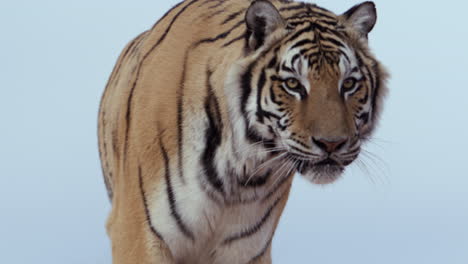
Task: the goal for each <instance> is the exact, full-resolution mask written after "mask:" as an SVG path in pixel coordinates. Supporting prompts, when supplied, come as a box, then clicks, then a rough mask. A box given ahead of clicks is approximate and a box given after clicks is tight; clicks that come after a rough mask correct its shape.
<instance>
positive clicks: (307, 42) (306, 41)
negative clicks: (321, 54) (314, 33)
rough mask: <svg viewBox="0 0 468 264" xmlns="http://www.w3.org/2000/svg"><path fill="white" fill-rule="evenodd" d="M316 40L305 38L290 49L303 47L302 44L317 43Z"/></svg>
mask: <svg viewBox="0 0 468 264" xmlns="http://www.w3.org/2000/svg"><path fill="white" fill-rule="evenodd" d="M314 41H315V39H309V38H307V39H303V40H301V41H299V42H297V43H296V44H294V46H292V47H291V48H290V49H295V48H297V47H302V46H305V45H307V44H314V43H315V42H314Z"/></svg>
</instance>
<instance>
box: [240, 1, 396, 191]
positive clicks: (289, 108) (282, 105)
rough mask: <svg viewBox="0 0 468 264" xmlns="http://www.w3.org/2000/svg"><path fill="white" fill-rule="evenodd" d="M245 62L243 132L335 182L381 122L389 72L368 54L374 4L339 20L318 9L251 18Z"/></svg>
mask: <svg viewBox="0 0 468 264" xmlns="http://www.w3.org/2000/svg"><path fill="white" fill-rule="evenodd" d="M245 21H246V25H247V32H248V34H247V37H246V41H245V57H244V58H242V59H241V60H240V61H239V62H238V63H237V64H236V67H235V70H234V72H233V74H235V75H236V77H235V78H234V79H235V81H236V82H237V87H238V89H237V90H238V94H237V96H238V98H239V102H240V104H239V106H240V107H239V109H238V111H239V113H240V114H239V116H241V117H242V118H239V120H243V124H241V123H242V122H240V123H239V125H238V126H239V127H241V130H243V131H244V133H245V136H246V137H247V138H248V139H249V141H250V142H251V143H256V142H263V143H264V144H263V146H264V147H265V148H268V149H271V150H275V151H278V153H279V154H282V156H283V157H284V158H285V159H286V160H287V161H289V162H294V166H295V167H296V170H297V172H299V173H300V174H302V175H303V176H305V177H306V178H307V179H310V180H311V181H312V182H314V183H317V184H327V183H331V182H333V181H335V180H336V179H337V178H338V177H339V176H340V175H341V174H342V172H343V171H344V169H345V167H346V166H348V165H349V164H351V163H352V162H353V161H354V160H355V159H356V158H357V157H358V155H359V153H360V150H361V144H362V143H363V142H365V140H366V139H367V138H369V136H370V134H371V133H372V131H373V130H374V128H375V126H376V123H377V121H378V118H379V113H380V108H381V106H382V99H383V96H384V94H385V92H386V87H385V82H386V78H387V73H386V72H385V70H384V69H383V67H382V66H381V65H380V63H379V62H378V61H377V60H376V59H375V58H374V56H373V55H372V54H371V53H370V51H369V49H368V39H367V35H368V33H369V32H370V31H371V30H372V28H373V27H374V25H375V22H376V10H375V6H374V4H373V3H372V2H365V3H362V4H360V5H356V6H354V7H352V8H351V9H350V10H348V11H347V12H345V13H344V14H342V15H339V16H338V15H335V14H333V13H331V12H330V11H327V10H325V9H323V8H320V7H318V6H316V5H312V4H306V3H295V5H288V6H285V7H282V8H279V9H277V8H276V7H275V6H274V5H273V4H271V3H270V2H268V1H266V0H261V1H254V2H253V3H252V5H251V6H250V8H249V9H248V10H247V12H246V18H245Z"/></svg>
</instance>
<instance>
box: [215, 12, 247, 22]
mask: <svg viewBox="0 0 468 264" xmlns="http://www.w3.org/2000/svg"><path fill="white" fill-rule="evenodd" d="M244 12H245V9H242V10H240V11H238V12H235V13H232V14H231V15H229V16H228V17H227V18H226V19H225V20H224V21H223V23H222V24H221V25H224V24H226V23H229V21H231V20H234V19H236V18H237V17H238V16H239V15H240V14H243V13H244Z"/></svg>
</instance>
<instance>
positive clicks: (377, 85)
mask: <svg viewBox="0 0 468 264" xmlns="http://www.w3.org/2000/svg"><path fill="white" fill-rule="evenodd" d="M374 63H375V64H374V67H373V70H374V71H375V79H376V80H375V88H374V94H373V96H372V109H373V110H374V109H376V104H377V97H378V96H379V95H380V76H379V75H378V73H379V68H378V67H379V65H378V64H377V62H374ZM371 75H372V74H371ZM375 118H376V115H372V120H375Z"/></svg>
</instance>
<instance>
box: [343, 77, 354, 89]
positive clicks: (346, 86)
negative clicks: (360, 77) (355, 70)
mask: <svg viewBox="0 0 468 264" xmlns="http://www.w3.org/2000/svg"><path fill="white" fill-rule="evenodd" d="M356 82H357V80H356V78H354V77H349V78H347V79H346V80H344V82H343V89H345V90H349V89H352V88H353V87H354V86H355V85H356Z"/></svg>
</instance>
